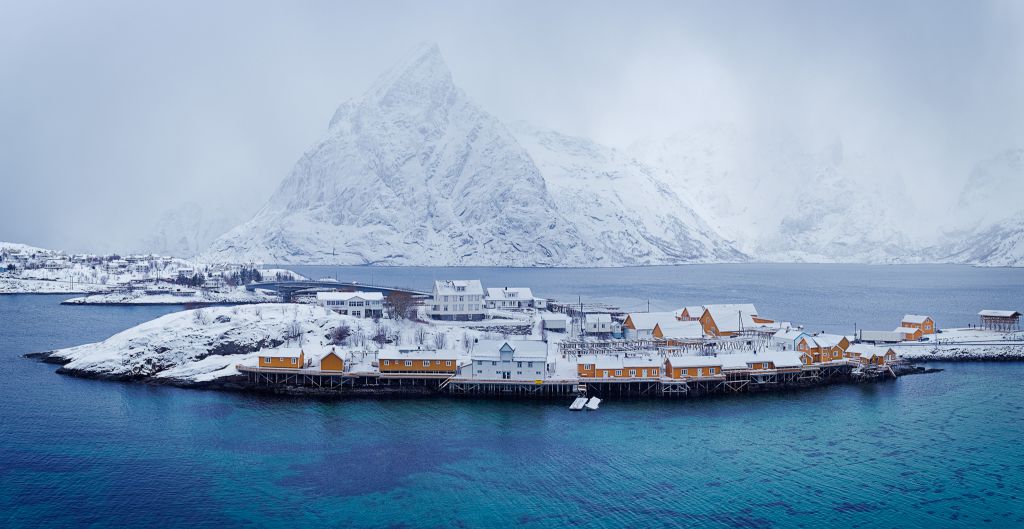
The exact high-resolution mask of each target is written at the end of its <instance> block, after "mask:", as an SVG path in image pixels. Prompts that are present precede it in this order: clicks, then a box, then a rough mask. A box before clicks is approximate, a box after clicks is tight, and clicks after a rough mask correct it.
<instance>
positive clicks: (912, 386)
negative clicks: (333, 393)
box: [0, 272, 1024, 528]
mask: <svg viewBox="0 0 1024 529" xmlns="http://www.w3.org/2000/svg"><path fill="white" fill-rule="evenodd" d="M943 273H945V272H943ZM908 281H910V280H908ZM990 281H991V282H993V283H995V282H997V281H996V280H995V279H990ZM883 287H884V285H883ZM865 288H868V287H865ZM921 288H922V289H923V288H924V287H921ZM945 288H946V290H947V291H948V296H947V297H948V299H949V300H951V302H952V300H961V299H972V300H973V299H974V297H972V296H975V297H976V294H974V293H972V292H970V291H968V290H969V289H960V290H957V289H953V288H951V287H949V285H948V283H947V286H946V287H945ZM1022 288H1024V287H1022V286H1021V284H1017V285H1015V286H1013V287H1012V288H1010V294H1009V295H1010V296H1015V299H1017V300H1018V301H1019V300H1021V299H1022V297H1021V295H1020V294H1021V289H1022ZM1014 289H1015V290H1014ZM804 295H805V297H806V298H807V299H808V300H811V299H813V295H812V291H810V290H805V291H804ZM61 299H63V297H60V296H0V365H2V366H3V367H2V368H0V375H3V376H2V383H0V425H2V427H0V526H3V527H72V526H87V527H218V528H223V527H236V526H241V527H297V526H311V525H317V526H323V527H510V526H518V527H562V526H579V527H610V528H611V527H743V528H762V527H763V528H770V527H779V528H782V527H920V528H933V527H974V526H988V527H1020V526H1024V445H1022V443H1021V441H1020V439H1021V434H1022V432H1024V386H1022V384H1021V382H1020V380H1021V379H1022V377H1024V364H1021V363H991V364H987V363H973V364H936V365H937V366H938V367H943V368H944V369H945V371H943V372H941V373H937V374H931V375H916V376H908V377H904V378H901V379H900V380H898V381H892V382H886V383H881V384H872V385H848V386H834V387H829V388H820V389H815V390H809V391H803V392H794V393H785V394H775V395H758V396H742V397H732V398H715V399H706V400H692V401H614V400H609V401H606V402H605V403H604V404H602V407H601V409H600V410H599V411H597V412H589V413H584V412H570V411H568V410H567V409H566V407H567V405H568V402H565V403H560V402H554V403H542V402H513V401H485V400H476V401H473V400H452V399H414V400H350V401H313V400H302V399H295V398H269V397H256V396H250V395H243V394H231V393H220V392H213V391H195V390H183V389H175V388H166V387H154V386H147V385H139V384H122V383H112V382H103V381H93V380H81V379H75V378H70V377H64V376H60V375H56V374H54V373H53V371H54V370H55V366H52V365H47V364H42V363H39V362H36V361H33V360H28V359H23V358H20V355H21V354H23V353H25V352H29V351H35V350H45V349H50V348H54V347H60V346H67V345H74V344H77V343H81V342H86V341H92V340H97V339H101V338H104V337H106V336H108V335H109V334H111V333H113V332H116V331H118V330H121V329H123V328H126V327H129V326H131V325H133V324H136V323H139V322H142V321H145V320H148V319H150V318H152V317H155V316H157V315H159V314H162V313H164V312H166V311H168V310H172V309H167V308H159V307H139V308H124V307H64V306H60V305H59V304H58V303H59V301H60V300H61ZM754 301H758V299H755V300H754ZM938 310H940V309H938V308H937V309H936V311H938ZM941 310H950V309H948V308H942V309H941Z"/></svg>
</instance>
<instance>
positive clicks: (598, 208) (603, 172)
mask: <svg viewBox="0 0 1024 529" xmlns="http://www.w3.org/2000/svg"><path fill="white" fill-rule="evenodd" d="M511 130H512V132H513V134H515V136H516V139H517V140H518V141H519V143H520V145H522V146H523V147H525V148H526V150H527V152H529V153H530V156H531V158H533V161H534V163H536V164H537V167H538V168H539V169H540V172H541V174H543V175H544V180H545V182H546V183H547V186H548V190H549V191H550V192H551V195H552V196H553V197H554V200H555V203H556V204H557V206H558V210H559V211H560V212H561V213H562V214H563V215H565V216H566V217H567V218H570V219H573V221H574V223H575V224H576V227H577V229H578V230H579V231H580V232H582V233H586V234H588V236H589V237H593V238H596V239H597V241H595V242H594V243H593V245H594V246H598V245H599V243H604V245H605V246H607V247H609V249H610V251H615V252H617V255H612V257H613V259H610V260H612V261H614V262H617V263H625V262H633V263H637V264H665V263H674V262H702V261H739V260H744V259H745V256H743V255H742V254H741V253H740V252H738V251H736V249H735V248H733V247H732V246H731V245H730V244H728V243H726V242H725V241H724V240H723V239H722V238H721V236H720V235H719V234H718V233H716V232H715V231H714V230H713V229H712V228H711V227H710V226H708V225H707V223H705V222H704V220H703V219H702V218H701V217H700V215H698V214H697V213H696V212H695V211H694V210H693V207H692V206H691V205H690V204H689V202H688V201H687V200H686V199H685V198H684V197H681V196H680V195H678V194H677V193H676V192H675V191H674V190H673V188H672V187H670V186H668V185H667V184H665V183H664V182H662V181H661V180H659V179H658V177H657V175H656V174H655V171H654V170H653V169H651V168H650V167H647V166H646V165H644V164H642V163H640V162H638V161H636V160H635V159H634V158H632V157H631V156H628V155H626V154H625V153H622V152H620V151H617V150H615V149H612V148H609V147H605V146H603V145H599V144H597V143H595V142H593V141H591V140H589V139H586V138H579V137H571V136H566V135H564V134H560V133H558V132H555V131H552V130H544V129H541V128H537V127H534V126H531V125H529V124H527V123H524V122H517V123H513V124H512V125H511ZM680 191H681V192H685V191H684V190H683V189H681V188H680ZM607 256H608V254H605V255H602V256H597V259H599V260H600V261H599V262H601V261H603V260H604V259H606V258H607Z"/></svg>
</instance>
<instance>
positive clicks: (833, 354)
mask: <svg viewBox="0 0 1024 529" xmlns="http://www.w3.org/2000/svg"><path fill="white" fill-rule="evenodd" d="M814 342H815V343H817V344H818V354H819V358H820V360H819V361H820V362H836V361H839V360H842V359H844V358H845V357H846V349H848V348H849V347H850V340H849V339H848V338H847V337H845V336H843V335H841V334H826V333H821V334H816V335H815V336H814Z"/></svg>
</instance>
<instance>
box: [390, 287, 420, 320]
mask: <svg viewBox="0 0 1024 529" xmlns="http://www.w3.org/2000/svg"><path fill="white" fill-rule="evenodd" d="M388 313H389V314H390V315H391V319H395V320H408V319H413V318H415V317H416V300H414V299H412V296H411V295H409V294H406V293H405V292H392V293H390V294H388Z"/></svg>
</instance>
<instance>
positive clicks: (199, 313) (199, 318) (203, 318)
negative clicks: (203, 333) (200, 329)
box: [192, 309, 210, 326]
mask: <svg viewBox="0 0 1024 529" xmlns="http://www.w3.org/2000/svg"><path fill="white" fill-rule="evenodd" d="M192 321H194V322H196V323H197V324H199V325H203V326H205V325H209V323H210V316H209V315H208V314H207V313H206V311H205V310H203V309H198V310H196V311H195V312H193V313H192Z"/></svg>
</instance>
